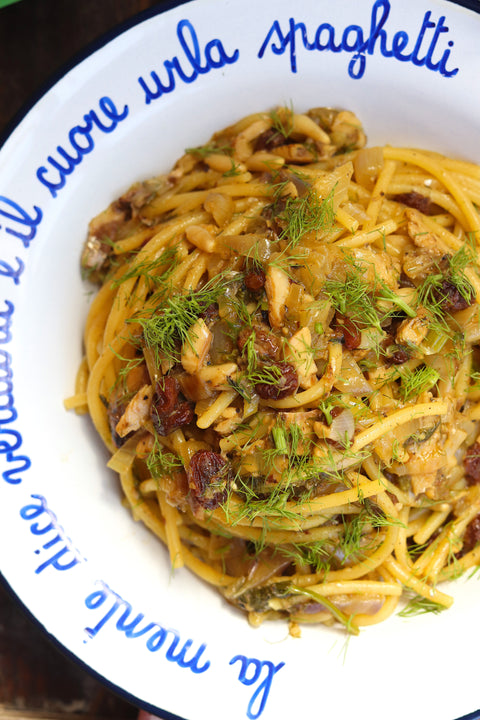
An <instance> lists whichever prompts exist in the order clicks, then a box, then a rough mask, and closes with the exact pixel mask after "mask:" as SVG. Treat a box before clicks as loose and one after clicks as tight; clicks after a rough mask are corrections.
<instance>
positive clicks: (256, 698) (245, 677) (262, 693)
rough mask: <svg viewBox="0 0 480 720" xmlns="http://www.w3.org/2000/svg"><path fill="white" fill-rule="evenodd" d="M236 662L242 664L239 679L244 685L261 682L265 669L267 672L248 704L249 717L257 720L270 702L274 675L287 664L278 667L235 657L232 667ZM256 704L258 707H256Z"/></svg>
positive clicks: (266, 662) (280, 664)
mask: <svg viewBox="0 0 480 720" xmlns="http://www.w3.org/2000/svg"><path fill="white" fill-rule="evenodd" d="M236 662H239V663H240V672H239V674H238V679H239V680H240V682H241V683H242V684H243V685H254V684H255V683H256V682H258V681H259V680H260V676H261V674H262V671H263V670H264V669H265V670H266V674H265V676H264V678H263V679H262V682H261V683H260V684H259V685H258V686H257V688H256V690H255V692H254V693H253V695H252V697H251V698H250V702H249V703H248V708H247V717H249V718H250V720H255V718H258V717H260V715H261V714H262V712H263V711H264V709H265V703H266V702H267V700H268V695H269V693H270V688H271V687H272V680H273V677H274V675H275V674H276V673H277V672H278V671H279V670H280V669H281V668H282V667H283V666H284V665H285V663H284V662H281V663H279V664H278V665H274V664H273V663H272V662H270V661H269V660H263V661H260V660H257V659H256V658H247V657H245V655H235V657H234V658H232V659H231V660H230V665H234V664H235V663H236ZM249 673H250V674H249ZM256 703H257V705H256V706H255V704H256Z"/></svg>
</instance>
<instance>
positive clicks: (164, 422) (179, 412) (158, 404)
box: [150, 376, 194, 436]
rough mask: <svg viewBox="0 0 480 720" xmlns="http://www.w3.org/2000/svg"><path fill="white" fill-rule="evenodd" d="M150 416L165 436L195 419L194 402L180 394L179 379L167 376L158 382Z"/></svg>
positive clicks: (160, 433)
mask: <svg viewBox="0 0 480 720" xmlns="http://www.w3.org/2000/svg"><path fill="white" fill-rule="evenodd" d="M150 418H151V420H152V423H153V426H154V428H155V430H156V431H157V433H158V434H159V435H163V436H165V435H169V434H170V433H171V432H173V431H174V430H177V429H178V428H180V427H183V426H184V425H189V424H190V423H191V422H192V421H193V418H194V412H193V403H190V402H188V401H187V400H185V398H184V397H183V395H181V394H180V385H179V383H178V380H176V379H175V378H173V377H170V376H167V377H164V378H162V379H161V380H159V382H157V384H156V387H155V392H154V394H153V399H152V407H151V410H150Z"/></svg>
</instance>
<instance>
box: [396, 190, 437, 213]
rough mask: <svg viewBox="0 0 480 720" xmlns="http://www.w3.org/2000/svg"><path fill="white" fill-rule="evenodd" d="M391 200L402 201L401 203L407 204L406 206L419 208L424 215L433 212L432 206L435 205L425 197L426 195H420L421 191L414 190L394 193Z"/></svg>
mask: <svg viewBox="0 0 480 720" xmlns="http://www.w3.org/2000/svg"><path fill="white" fill-rule="evenodd" d="M393 200H396V201H397V202H399V203H403V205H407V207H411V208H414V209H415V210H419V211H420V212H421V213H423V214H424V215H431V214H433V213H432V208H434V207H435V206H434V205H433V203H432V202H431V200H430V199H429V198H428V197H426V195H422V194H421V193H418V192H414V191H413V192H406V193H399V194H398V195H394V196H393Z"/></svg>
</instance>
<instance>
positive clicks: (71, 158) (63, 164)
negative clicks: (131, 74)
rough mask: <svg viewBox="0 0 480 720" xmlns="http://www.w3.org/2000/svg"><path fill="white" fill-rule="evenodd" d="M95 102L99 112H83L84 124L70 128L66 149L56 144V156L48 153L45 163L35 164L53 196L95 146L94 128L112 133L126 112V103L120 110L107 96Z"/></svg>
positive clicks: (38, 175)
mask: <svg viewBox="0 0 480 720" xmlns="http://www.w3.org/2000/svg"><path fill="white" fill-rule="evenodd" d="M98 106H99V109H100V113H98V112H97V111H96V110H90V112H88V113H87V114H86V115H84V116H83V124H79V125H75V126H74V127H72V128H71V130H70V131H69V133H68V141H69V144H70V147H69V148H68V150H66V149H65V148H63V147H62V146H61V145H58V146H57V156H58V157H57V158H55V157H53V156H52V155H49V156H48V158H47V161H48V167H45V166H44V165H42V166H41V167H39V168H38V170H37V178H38V179H39V180H40V182H41V183H42V185H45V187H46V188H48V190H49V191H50V194H51V196H52V197H57V194H58V191H59V190H61V188H63V187H64V185H65V183H66V182H67V177H68V175H71V174H72V173H73V172H74V170H75V168H76V167H77V165H80V163H81V162H82V160H83V158H84V156H85V155H88V153H91V152H92V150H93V149H94V147H95V140H94V131H100V132H101V133H111V132H113V131H114V130H115V129H116V127H117V126H118V124H119V123H120V122H122V120H125V118H126V117H127V116H128V112H129V111H128V106H127V105H125V106H124V108H123V110H117V108H116V106H115V103H114V102H113V100H111V99H110V98H109V97H102V98H101V99H100V101H99V103H98Z"/></svg>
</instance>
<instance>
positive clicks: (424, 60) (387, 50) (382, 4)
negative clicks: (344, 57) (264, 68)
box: [258, 0, 459, 80]
mask: <svg viewBox="0 0 480 720" xmlns="http://www.w3.org/2000/svg"><path fill="white" fill-rule="evenodd" d="M389 15H390V2H389V0H376V2H375V3H374V5H373V7H372V12H371V19H370V28H369V31H368V32H365V31H364V29H363V28H362V27H360V26H359V25H354V24H352V25H348V26H347V27H346V28H344V29H343V32H342V31H338V38H337V34H336V33H337V31H336V29H335V28H334V27H333V26H332V25H331V24H329V23H321V24H320V25H318V27H317V28H316V30H315V32H314V34H313V36H312V39H309V33H308V30H307V27H306V26H305V24H304V23H302V22H296V21H295V19H294V18H290V19H289V21H288V28H285V29H282V26H281V25H280V22H279V21H278V20H275V21H274V22H273V24H272V26H271V27H270V29H269V31H268V33H267V35H266V37H265V40H264V41H263V43H262V45H261V47H260V50H259V51H258V57H259V58H260V59H261V58H263V56H264V55H265V53H266V51H267V49H270V50H271V51H272V53H274V54H275V55H283V54H284V53H286V52H287V50H288V54H289V58H290V69H291V71H292V72H293V73H296V72H297V66H298V58H297V49H298V47H300V48H302V47H303V49H304V50H308V51H317V52H322V51H329V52H333V53H340V52H344V53H349V54H351V56H352V57H351V59H350V62H349V64H348V74H349V75H350V77H351V78H353V79H355V80H358V79H359V78H362V77H363V75H364V74H365V70H366V58H367V55H373V54H374V53H375V52H376V51H378V52H379V53H380V54H381V55H383V57H385V58H393V59H395V60H398V61H399V62H409V63H412V64H413V65H415V66H416V67H425V68H427V69H428V70H430V71H432V72H438V73H440V75H442V76H443V77H446V78H449V77H453V76H454V75H456V74H457V73H458V71H459V69H458V68H456V67H448V63H449V60H450V53H451V49H452V47H453V45H454V43H453V40H448V42H447V43H446V47H445V46H444V48H443V50H442V48H441V47H440V45H441V39H442V38H445V36H446V34H447V33H448V32H449V28H448V26H447V25H446V24H445V16H444V15H442V16H441V17H440V18H438V20H434V19H432V12H431V11H430V10H428V11H427V12H426V13H425V15H424V17H423V20H422V24H421V27H420V29H419V31H418V33H417V35H416V37H415V38H411V37H410V36H409V34H408V33H407V32H406V31H405V30H398V31H397V32H393V33H392V32H387V29H386V25H387V20H388V18H389Z"/></svg>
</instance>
